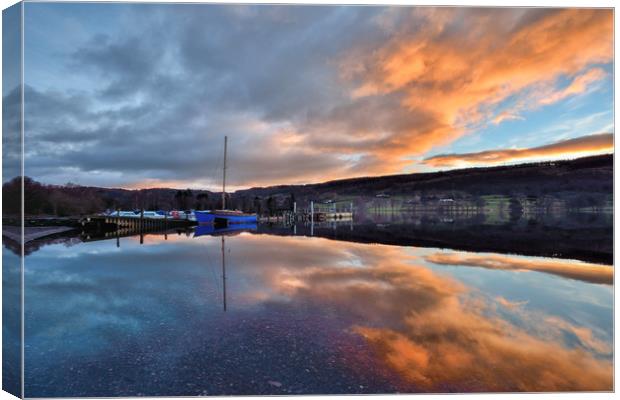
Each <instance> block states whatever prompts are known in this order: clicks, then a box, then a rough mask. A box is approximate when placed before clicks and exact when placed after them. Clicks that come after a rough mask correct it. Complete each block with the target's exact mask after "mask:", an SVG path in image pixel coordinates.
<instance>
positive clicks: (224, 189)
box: [222, 136, 228, 210]
mask: <svg viewBox="0 0 620 400" xmlns="http://www.w3.org/2000/svg"><path fill="white" fill-rule="evenodd" d="M227 147H228V136H224V172H223V174H224V177H223V179H222V210H225V209H226V150H227Z"/></svg>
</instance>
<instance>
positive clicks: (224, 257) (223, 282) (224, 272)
mask: <svg viewBox="0 0 620 400" xmlns="http://www.w3.org/2000/svg"><path fill="white" fill-rule="evenodd" d="M225 252H226V251H225V245H224V236H222V287H223V288H224V290H223V293H222V297H223V298H224V311H226V256H225Z"/></svg>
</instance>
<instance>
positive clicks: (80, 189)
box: [3, 154, 613, 215]
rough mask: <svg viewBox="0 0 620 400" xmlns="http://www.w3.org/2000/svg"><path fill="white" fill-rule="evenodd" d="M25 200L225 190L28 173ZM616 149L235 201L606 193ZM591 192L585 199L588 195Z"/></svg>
mask: <svg viewBox="0 0 620 400" xmlns="http://www.w3.org/2000/svg"><path fill="white" fill-rule="evenodd" d="M24 190H25V195H26V199H25V206H26V213H27V214H30V215H41V214H47V215H80V214H89V213H95V212H99V211H103V210H105V209H114V208H117V207H119V208H123V209H135V208H142V207H144V208H145V209H172V208H177V209H189V208H198V209H210V208H218V207H220V206H221V193H214V192H210V191H207V190H189V189H186V190H179V189H167V188H154V189H141V190H128V189H109V188H99V187H88V186H78V185H67V186H57V185H45V184H42V183H39V182H36V181H34V180H32V179H30V178H26V179H25V188H24ZM612 192H613V155H611V154H610V155H601V156H593V157H584V158H579V159H575V160H565V161H552V162H540V163H529V164H520V165H510V166H500V167H489V168H467V169H457V170H450V171H441V172H431V173H413V174H401V175H389V176H378V177H362V178H353V179H341V180H334V181H329V182H324V183H318V184H307V185H279V186H269V187H255V188H250V189H245V190H238V191H236V192H234V193H232V194H228V197H229V199H230V203H229V204H230V205H231V207H235V208H239V209H243V210H245V211H254V212H256V211H259V212H261V211H262V212H265V211H266V210H271V211H273V210H277V209H286V208H289V207H290V206H291V204H292V201H296V202H298V204H305V203H307V202H308V201H309V200H315V201H321V200H334V199H336V200H338V199H343V198H347V199H351V198H365V199H368V198H375V197H376V196H385V197H388V196H401V197H403V196H404V197H407V196H411V197H415V198H419V199H421V201H424V200H425V199H429V198H430V199H433V198H439V197H446V196H448V197H454V198H473V197H476V196H485V195H504V196H546V195H555V196H564V197H566V196H568V197H570V198H571V199H573V200H574V201H576V202H577V203H579V201H581V198H583V199H585V198H586V196H587V197H588V199H589V200H588V199H586V200H587V201H590V202H593V201H594V202H595V201H600V199H601V198H603V197H605V196H606V197H609V196H611V195H612V194H613V193H612ZM3 194H4V203H3V212H4V214H5V215H16V214H19V210H20V201H19V196H20V179H19V178H16V179H14V180H13V181H10V182H7V183H5V184H4V185H3ZM586 200H584V201H586Z"/></svg>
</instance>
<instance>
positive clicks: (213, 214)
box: [194, 136, 258, 226]
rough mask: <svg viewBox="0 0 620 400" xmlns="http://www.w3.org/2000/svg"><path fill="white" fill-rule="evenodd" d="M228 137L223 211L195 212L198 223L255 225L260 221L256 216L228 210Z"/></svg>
mask: <svg viewBox="0 0 620 400" xmlns="http://www.w3.org/2000/svg"><path fill="white" fill-rule="evenodd" d="M227 147H228V136H224V176H223V180H222V208H224V209H223V210H213V211H198V210H196V211H194V215H195V216H196V221H197V222H198V223H199V224H218V225H224V226H228V225H230V224H255V223H256V222H257V221H258V219H257V217H256V214H248V213H244V212H242V211H238V210H226V150H227Z"/></svg>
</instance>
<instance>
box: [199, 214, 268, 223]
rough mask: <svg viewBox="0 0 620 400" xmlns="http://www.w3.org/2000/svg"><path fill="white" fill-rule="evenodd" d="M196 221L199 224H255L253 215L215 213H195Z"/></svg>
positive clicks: (255, 220) (255, 219)
mask: <svg viewBox="0 0 620 400" xmlns="http://www.w3.org/2000/svg"><path fill="white" fill-rule="evenodd" d="M194 214H195V215H196V221H198V223H201V224H214V223H225V224H252V223H254V224H255V223H256V222H257V218H256V215H255V214H241V215H235V214H230V213H218V212H217V211H195V212H194Z"/></svg>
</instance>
